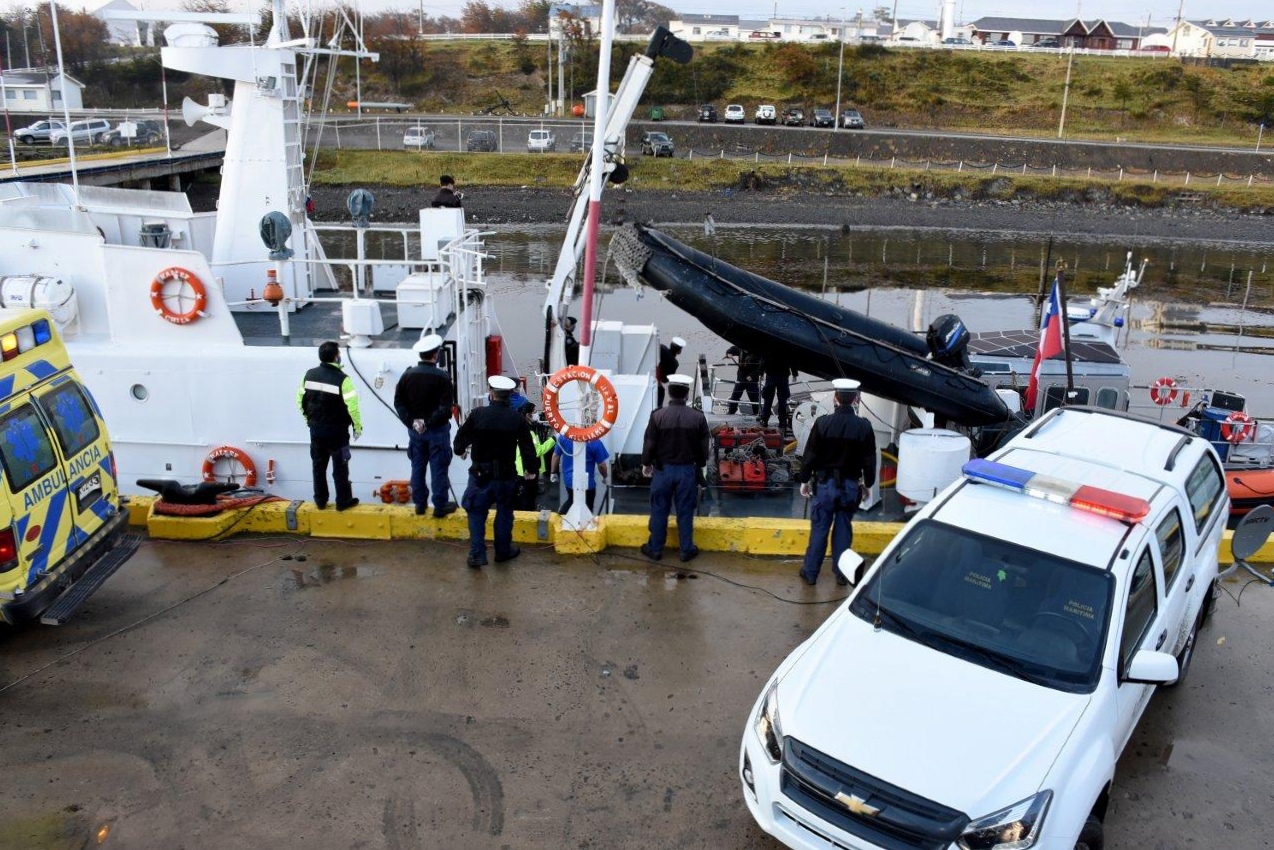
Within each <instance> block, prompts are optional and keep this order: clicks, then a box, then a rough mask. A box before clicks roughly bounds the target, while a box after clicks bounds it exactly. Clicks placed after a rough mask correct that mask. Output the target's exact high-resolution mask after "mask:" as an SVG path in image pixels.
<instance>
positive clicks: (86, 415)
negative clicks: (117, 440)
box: [35, 374, 119, 549]
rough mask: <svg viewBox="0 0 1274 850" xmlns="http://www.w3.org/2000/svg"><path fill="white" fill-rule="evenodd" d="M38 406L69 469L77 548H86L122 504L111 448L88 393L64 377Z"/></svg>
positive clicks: (43, 392) (41, 395)
mask: <svg viewBox="0 0 1274 850" xmlns="http://www.w3.org/2000/svg"><path fill="white" fill-rule="evenodd" d="M35 397H36V402H37V403H38V404H39V406H40V409H41V410H42V411H43V413H44V419H45V422H46V423H48V425H49V426H50V429H51V430H52V431H53V434H54V436H55V438H56V440H57V448H58V450H59V451H60V453H61V455H62V458H63V460H64V461H65V464H66V479H67V490H68V494H67V506H66V507H67V511H68V512H69V515H70V517H71V523H72V526H71V528H70V534H71V543H72V545H71V546H70V547H69V548H71V549H74V548H75V547H77V546H79V545H81V544H83V543H84V542H86V541H87V540H88V539H89V538H90V537H92V536H93V534H95V533H96V532H97V531H98V529H100V528H101V527H102V526H103V525H104V524H105V523H106V521H107V520H108V519H110V518H111V516H112V515H113V514H114V513H115V509H116V507H117V506H118V504H119V496H118V493H117V491H116V486H115V477H114V475H113V472H112V468H111V446H110V440H109V438H108V436H107V432H106V428H105V427H104V426H103V424H102V421H101V419H100V417H99V416H98V414H97V408H96V405H95V404H94V403H93V399H92V396H90V395H89V392H88V389H87V388H86V387H84V385H82V384H81V383H80V382H79V381H78V380H76V379H75V378H74V376H73V375H70V374H64V375H60V376H58V377H57V378H55V379H53V381H51V382H50V383H48V384H46V385H44V386H42V387H40V388H39V389H38V390H36V391H35Z"/></svg>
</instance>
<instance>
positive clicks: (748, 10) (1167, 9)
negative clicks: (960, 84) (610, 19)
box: [0, 0, 1274, 27]
mask: <svg viewBox="0 0 1274 850" xmlns="http://www.w3.org/2000/svg"><path fill="white" fill-rule="evenodd" d="M490 1H491V2H493V3H494V5H498V6H508V7H516V6H517V5H518V2H517V0H490ZM32 2H34V0H29V2H25V3H19V2H16V0H0V7H4V8H9V7H12V6H15V5H27V6H29V5H31V3H32ZM63 2H64V5H67V6H70V7H72V8H79V7H80V6H81V5H84V6H86V7H87V8H89V9H94V8H97V7H98V6H100V5H102V0H63ZM132 2H133V3H134V5H137V6H140V7H142V8H144V9H177V8H180V7H181V2H180V0H132ZM355 2H358V3H359V4H360V5H361V8H363V9H364V10H365V11H368V12H378V11H381V10H384V9H392V8H398V9H403V10H410V11H413V12H415V11H417V10H418V9H419V8H420V6H419V0H416V2H413V0H355ZM578 2H581V3H583V2H587V0H578ZM230 4H231V6H232V7H235V8H236V9H243V10H246V9H250V8H255V7H257V6H258V5H259V0H230ZM882 4H883V5H888V6H889V7H890V8H891V9H892V8H894V6H893V0H882V3H870V2H869V3H863V4H858V3H850V4H848V5H843V6H842V5H838V4H837V0H823V2H818V0H777V2H775V0H768V2H767V0H732V2H730V3H729V4H725V3H722V2H721V0H684V2H679V3H675V4H673V3H665V5H667V6H670V7H671V8H673V9H676V10H677V11H679V12H697V13H701V14H703V13H710V12H713V11H716V10H719V9H720V8H721V7H722V6H725V5H728V6H729V10H730V14H734V13H736V12H737V13H738V14H739V15H740V16H742V17H744V18H749V19H751V18H766V17H769V16H770V15H773V14H774V13H775V10H776V9H777V11H778V14H779V15H781V16H792V17H817V16H823V15H831V16H833V17H836V16H838V15H840V14H841V13H842V10H844V14H845V15H846V16H848V17H850V18H852V17H854V16H855V15H856V14H857V12H858V10H859V9H862V10H863V12H864V14H866V15H870V14H871V10H872V9H873V8H874V7H875V6H877V5H882ZM288 5H289V6H295V3H294V2H289V3H288ZM315 5H316V6H319V5H326V4H323V3H322V2H321V0H316V2H315ZM939 5H940V3H939V0H931V1H930V2H925V0H920V2H917V0H898V5H897V9H898V17H899V18H902V19H904V20H914V19H917V18H924V19H929V20H932V19H934V18H936V17H937V14H938V8H939ZM1178 5H1179V3H1178V0H1101V2H1097V0H1079V2H1077V3H1075V4H1074V5H1070V4H1068V3H1066V2H1065V1H1064V0H1063V2H1061V3H1058V4H1057V5H1055V6H1046V7H1045V8H1047V9H1048V11H1047V12H1044V11H1041V4H1040V3H1039V2H1038V0H1034V2H1032V0H958V2H957V4H956V18H957V19H958V20H959V21H960V22H962V23H965V22H970V21H974V20H977V19H978V18H980V17H984V16H988V15H998V16H1014V17H1046V18H1051V19H1060V18H1073V17H1081V18H1084V19H1085V20H1088V19H1091V18H1106V19H1108V20H1112V21H1123V22H1125V23H1128V24H1133V25H1137V24H1144V23H1145V22H1146V20H1147V18H1149V19H1150V21H1151V23H1152V25H1154V26H1163V27H1167V26H1170V25H1171V24H1172V22H1173V20H1175V18H1176V16H1177V9H1178ZM424 7H425V14H427V15H432V16H435V17H436V16H438V15H449V16H451V17H459V15H460V10H461V9H462V8H463V7H464V0H425V4H424ZM1184 14H1185V17H1186V18H1189V19H1198V18H1204V17H1209V16H1212V15H1228V16H1232V17H1235V18H1262V17H1264V18H1266V19H1268V18H1274V2H1270V0H1259V2H1258V0H1220V2H1211V3H1203V2H1199V0H1186V3H1185V13H1184Z"/></svg>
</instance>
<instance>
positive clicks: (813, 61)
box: [338, 42, 1274, 146]
mask: <svg viewBox="0 0 1274 850" xmlns="http://www.w3.org/2000/svg"><path fill="white" fill-rule="evenodd" d="M412 49H413V50H414V51H415V54H414V58H413V59H412V60H411V61H409V62H398V63H395V64H393V65H386V64H385V63H382V65H381V66H380V67H377V66H373V65H371V64H370V63H367V64H365V66H364V72H363V87H364V88H363V94H364V97H365V98H366V99H368V100H371V99H373V98H375V99H378V100H379V99H389V100H399V99H402V100H406V101H410V102H413V103H414V104H415V105H416V107H417V108H418V109H420V110H422V111H427V112H452V113H456V112H459V113H465V114H470V113H473V112H475V111H477V110H480V109H482V108H484V107H487V106H490V105H492V104H493V103H494V102H495V101H496V96H495V93H496V92H497V91H499V92H500V93H501V94H502V95H503V96H504V97H506V98H508V100H509V101H510V102H511V103H512V105H513V107H514V108H515V109H517V110H518V111H520V112H523V113H525V114H528V115H538V114H541V112H542V111H543V107H544V102H545V99H546V94H547V86H546V81H545V70H546V68H545V65H546V57H545V55H544V54H542V53H541V52H540V51H539V49H538V48H537V47H536V46H535V45H531V44H526V43H523V44H518V43H516V42H430V43H427V44H426V43H420V44H415V45H413V47H412ZM640 49H642V47H641V46H640V45H635V44H631V43H627V42H625V43H621V44H618V45H616V61H615V63H614V79H615V81H616V82H618V80H619V78H620V76H622V74H623V72H624V69H625V68H626V66H627V61H628V56H629V55H631V54H632V53H634V52H637V51H638V50H640ZM573 56H574V59H573V62H574V66H573V67H568V71H567V78H568V90H571V91H574V92H575V93H576V95H577V97H574V98H568V100H570V101H573V102H574V101H578V100H579V99H580V96H582V92H584V91H586V90H591V89H592V88H593V84H594V80H595V70H594V69H595V67H596V65H595V61H596V60H595V58H594V56H595V54H594V52H593V51H590V50H578V51H575V52H574V54H573ZM838 58H839V57H838V50H837V45H835V44H825V45H801V44H783V45H773V44H766V45H753V44H699V45H696V46H695V58H694V60H693V61H692V62H691V63H690V64H688V65H684V66H683V65H675V64H673V63H669V62H660V63H657V64H656V70H655V74H654V76H653V78H652V79H651V81H650V84H649V86H648V87H647V90H646V96H645V99H644V101H643V108H641V109H639V110H638V115H639V116H642V115H644V111H645V109H646V108H648V107H650V106H654V105H659V106H662V107H664V108H665V111H666V112H667V114H668V116H669V117H670V118H691V117H693V114H694V112H693V110H694V108H695V106H696V105H697V104H699V103H703V102H712V103H716V104H717V105H718V107H723V106H724V105H725V104H726V103H741V104H743V105H744V106H745V107H746V108H747V110H748V112H749V116H750V115H751V112H752V110H754V109H755V107H756V106H757V104H760V103H773V104H776V105H778V106H780V107H782V106H787V105H791V106H801V107H804V108H806V109H807V110H808V109H811V108H813V107H816V106H823V107H828V108H831V107H832V106H833V105H834V102H835V99H836V82H837V78H836V71H837V65H838ZM391 68H392V70H393V77H392V78H391V77H389V76H387V75H386V72H387V70H389V69H391ZM1066 68H1067V57H1066V56H1063V55H1058V54H1045V53H1031V52H1025V51H1022V52H1011V53H1010V52H999V51H949V50H914V49H912V50H888V49H885V48H881V47H878V46H864V47H851V48H847V49H846V50H845V56H844V72H843V75H842V87H841V99H842V103H843V104H846V105H855V106H858V107H860V108H861V109H862V110H863V112H864V114H865V115H866V118H867V122H868V124H869V125H870V126H873V127H900V128H908V129H948V130H966V131H979V132H990V133H999V134H1006V135H1039V136H1054V135H1055V134H1056V133H1057V125H1058V119H1059V117H1060V115H1061V104H1062V95H1063V91H1064V89H1065V81H1066ZM351 71H352V66H351ZM1071 71H1072V73H1071V87H1070V94H1069V98H1068V105H1067V115H1066V136H1067V137H1068V138H1088V139H1101V140H1114V139H1117V138H1122V139H1124V140H1128V141H1141V142H1179V143H1187V144H1220V145H1236V146H1251V145H1254V144H1255V142H1256V138H1257V127H1258V124H1259V123H1260V121H1261V120H1264V121H1265V123H1266V126H1267V127H1268V126H1271V125H1274V68H1271V67H1270V66H1269V65H1268V64H1263V65H1257V64H1250V65H1243V66H1239V67H1234V68H1232V69H1224V68H1208V67H1197V66H1193V65H1183V64H1182V63H1181V62H1179V61H1178V60H1175V59H1168V58H1162V57H1161V58H1144V59H1143V58H1124V57H1103V56H1076V57H1075V61H1074V66H1073V68H1072V69H1071ZM554 76H555V77H556V74H555V75H554ZM348 78H349V80H350V81H352V79H353V74H352V73H350V74H349V75H348ZM572 81H573V82H572ZM554 82H555V85H556V80H555V81H554ZM346 87H348V83H347V84H346ZM345 94H350V95H351V96H352V91H348V92H347V91H342V92H341V94H340V97H339V101H338V102H344V101H345V100H346V99H347V98H346V97H345V96H344V95H345Z"/></svg>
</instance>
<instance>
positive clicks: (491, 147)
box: [464, 130, 496, 153]
mask: <svg viewBox="0 0 1274 850" xmlns="http://www.w3.org/2000/svg"><path fill="white" fill-rule="evenodd" d="M464 149H465V150H467V151H470V152H478V151H481V152H484V153H492V152H494V151H495V149H496V140H495V132H494V131H492V130H470V131H469V135H467V136H465V139H464Z"/></svg>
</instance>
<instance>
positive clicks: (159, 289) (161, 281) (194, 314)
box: [150, 266, 208, 325]
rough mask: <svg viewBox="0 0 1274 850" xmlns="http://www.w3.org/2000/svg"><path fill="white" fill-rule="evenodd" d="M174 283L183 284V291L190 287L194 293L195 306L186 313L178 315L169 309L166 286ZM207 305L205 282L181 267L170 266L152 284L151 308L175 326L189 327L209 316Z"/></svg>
mask: <svg viewBox="0 0 1274 850" xmlns="http://www.w3.org/2000/svg"><path fill="white" fill-rule="evenodd" d="M174 281H176V282H177V283H179V284H181V286H182V288H183V289H184V288H185V287H187V286H189V287H190V289H191V291H192V292H193V293H194V296H193V297H194V304H192V305H191V307H190V309H189V310H187V311H186V312H184V313H178V312H177V311H176V310H173V309H171V308H169V306H168V303H167V300H166V299H165V297H164V286H165V285H167V284H169V283H172V282H174ZM170 297H171V296H170ZM207 303H208V290H207V289H205V288H204V285H203V281H202V280H200V279H199V278H198V276H197V275H195V273H194V272H190V271H187V270H186V269H183V268H181V267H180V266H169V267H168V268H166V269H164V270H163V271H162V272H160V273H159V274H157V275H155V279H154V280H152V281H151V282H150V306H152V307H154V308H155V312H156V313H158V314H159V315H160V316H163V317H164V318H165V319H167V320H168V321H170V322H172V323H173V324H174V325H188V324H190V323H191V322H193V321H194V320H195V319H198V318H202V317H204V316H207V315H208V314H207V313H206V312H204V307H205V306H206V305H207Z"/></svg>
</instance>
